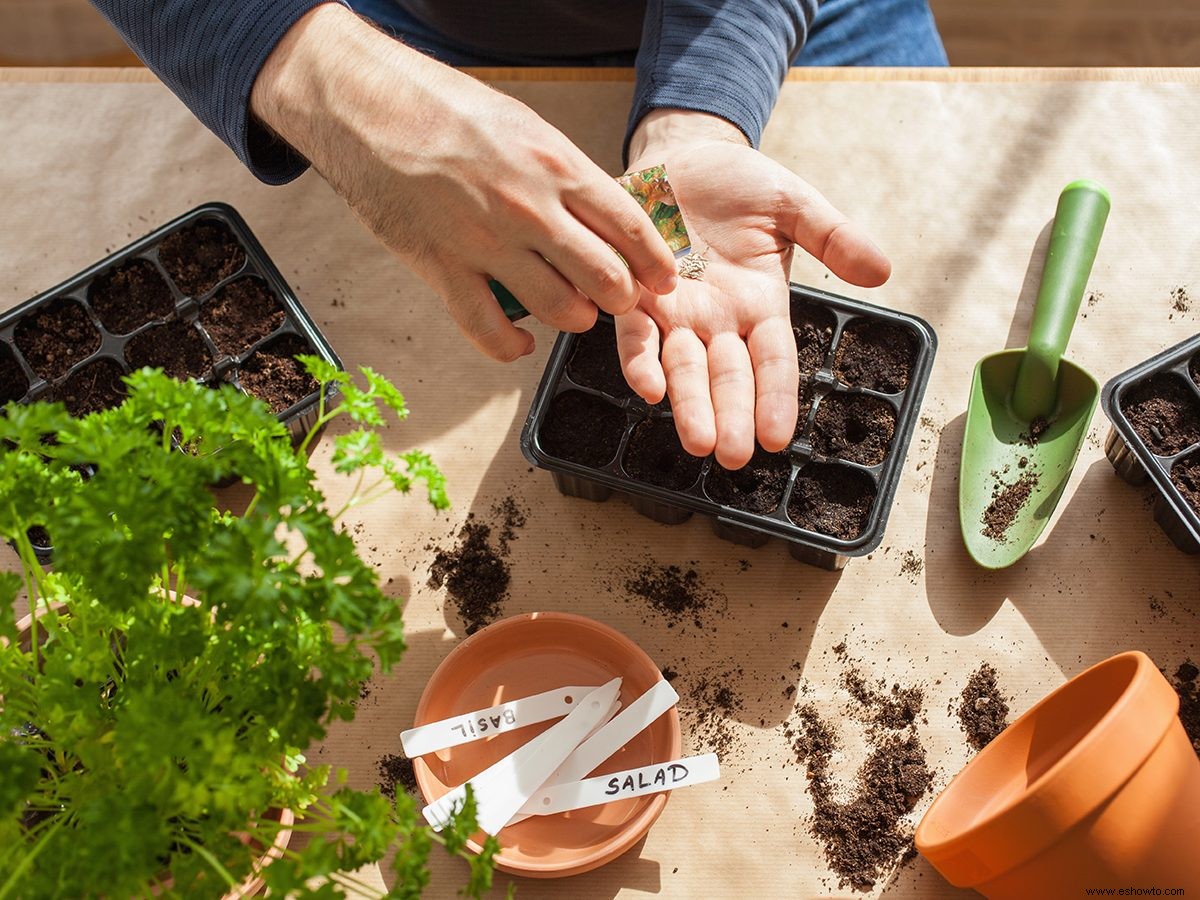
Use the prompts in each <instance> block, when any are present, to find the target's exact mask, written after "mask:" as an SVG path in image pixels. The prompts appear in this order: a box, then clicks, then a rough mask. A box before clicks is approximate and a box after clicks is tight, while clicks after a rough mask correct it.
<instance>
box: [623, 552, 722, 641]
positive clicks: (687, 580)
mask: <svg viewBox="0 0 1200 900" xmlns="http://www.w3.org/2000/svg"><path fill="white" fill-rule="evenodd" d="M625 592H626V594H627V595H628V598H627V599H639V600H642V601H644V602H645V603H646V604H647V605H648V606H649V607H650V608H651V609H652V610H654V611H655V612H656V613H658V614H659V615H661V616H662V617H663V618H664V619H666V621H667V627H668V628H674V627H675V626H676V625H681V624H686V623H687V622H691V623H692V624H693V625H695V626H696V627H697V628H703V627H704V622H703V619H702V617H703V615H704V614H705V613H707V612H710V611H711V612H717V613H723V612H725V610H726V608H727V607H728V605H729V601H728V600H727V599H726V597H725V595H724V594H722V593H721V592H720V591H718V590H715V589H713V588H710V587H708V586H707V585H706V584H705V583H704V580H703V579H702V578H701V577H700V574H699V573H698V572H697V571H696V570H695V569H683V568H682V567H680V566H663V565H659V564H657V563H654V562H647V563H645V564H643V565H641V566H639V567H638V568H637V569H636V570H635V571H634V572H633V573H631V574H630V576H629V577H628V578H627V579H626V580H625Z"/></svg>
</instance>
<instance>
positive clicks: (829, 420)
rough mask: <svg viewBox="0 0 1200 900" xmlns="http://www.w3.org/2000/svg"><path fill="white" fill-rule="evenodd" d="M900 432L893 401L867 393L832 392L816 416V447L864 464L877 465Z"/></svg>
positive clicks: (813, 440)
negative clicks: (896, 434)
mask: <svg viewBox="0 0 1200 900" xmlns="http://www.w3.org/2000/svg"><path fill="white" fill-rule="evenodd" d="M895 433H896V413H895V411H894V410H893V409H892V405H891V404H890V403H888V402H887V401H886V400H880V399H879V398H877V397H868V396H866V395H865V394H829V395H828V396H827V397H826V398H825V399H824V400H822V401H821V406H820V408H819V409H818V410H817V416H816V418H815V419H814V420H813V432H812V444H813V449H814V450H816V452H818V453H820V454H821V455H822V456H836V457H839V458H841V459H848V460H850V461H851V462H856V463H860V464H861V465H864V466H877V465H879V464H880V463H881V462H883V460H884V458H885V457H886V456H887V452H888V447H890V446H891V444H892V436H893V435H894V434H895Z"/></svg>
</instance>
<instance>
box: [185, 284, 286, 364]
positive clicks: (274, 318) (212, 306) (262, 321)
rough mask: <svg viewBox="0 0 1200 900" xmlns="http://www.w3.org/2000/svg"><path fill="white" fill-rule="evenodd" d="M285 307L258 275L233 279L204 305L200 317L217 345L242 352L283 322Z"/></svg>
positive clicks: (228, 352) (230, 351)
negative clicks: (256, 276)
mask: <svg viewBox="0 0 1200 900" xmlns="http://www.w3.org/2000/svg"><path fill="white" fill-rule="evenodd" d="M283 319H284V314H283V308H282V307H281V306H280V305H279V303H278V301H276V299H275V297H274V296H273V295H272V294H271V291H270V289H269V288H268V287H267V285H266V284H265V283H264V282H263V281H262V280H261V279H258V278H239V279H238V280H237V281H234V282H231V283H229V284H227V285H225V287H223V288H221V290H219V291H217V293H216V296H214V297H213V298H212V299H211V300H209V301H208V302H207V303H205V304H204V306H203V307H201V309H200V321H201V322H202V323H203V325H204V330H205V331H207V332H208V336H209V337H210V338H212V341H213V343H214V344H216V345H217V349H218V350H220V351H221V352H222V353H224V354H226V355H227V356H238V355H240V354H242V353H245V352H246V351H247V350H249V349H250V348H251V347H252V346H253V345H254V344H256V343H257V342H258V341H260V340H262V339H263V338H265V337H266V336H267V335H268V334H270V333H271V332H272V331H274V330H275V329H277V328H278V327H279V326H280V325H282V324H283Z"/></svg>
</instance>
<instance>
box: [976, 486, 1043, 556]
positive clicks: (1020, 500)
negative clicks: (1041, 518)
mask: <svg viewBox="0 0 1200 900" xmlns="http://www.w3.org/2000/svg"><path fill="white" fill-rule="evenodd" d="M1037 485H1038V474H1037V473H1036V472H1025V473H1023V474H1022V475H1021V477H1020V478H1018V479H1017V480H1016V481H1014V482H1013V483H1012V484H1008V485H1004V484H998V485H997V486H996V489H995V490H994V491H992V502H991V503H989V504H988V507H987V509H985V510H984V511H983V536H984V537H987V538H991V539H992V540H993V541H996V542H998V543H1001V544H1003V543H1006V542H1007V541H1008V529H1009V528H1011V527H1012V524H1013V523H1014V522H1015V521H1016V520H1017V516H1019V515H1020V514H1021V510H1022V509H1024V508H1025V504H1026V503H1028V502H1029V497H1030V495H1032V494H1033V489H1034V488H1036V487H1037Z"/></svg>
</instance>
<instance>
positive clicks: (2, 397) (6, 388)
mask: <svg viewBox="0 0 1200 900" xmlns="http://www.w3.org/2000/svg"><path fill="white" fill-rule="evenodd" d="M28 390H29V379H28V378H26V377H25V372H24V370H23V369H22V368H21V364H20V363H19V362H17V358H16V357H15V356H13V354H12V351H11V350H9V349H8V347H6V346H4V345H3V344H0V406H3V405H4V404H5V403H8V402H9V401H10V400H20V399H21V398H22V397H24V396H25V392H26V391H28Z"/></svg>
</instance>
